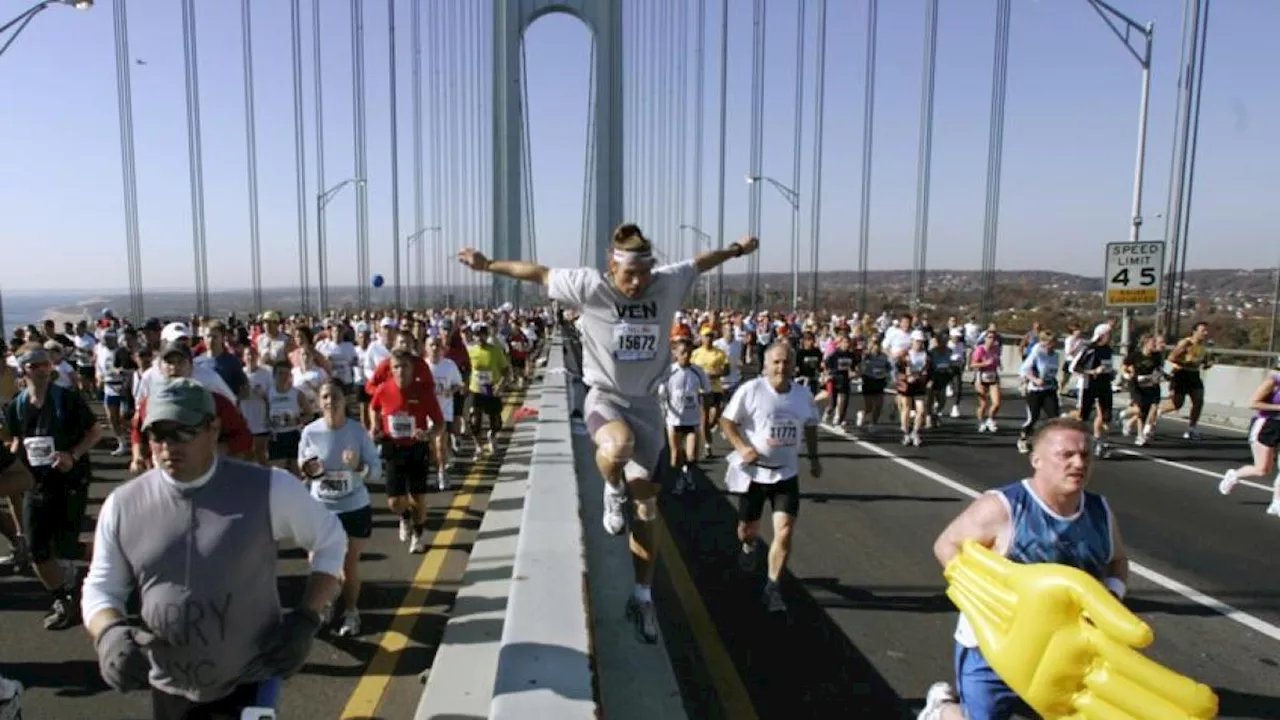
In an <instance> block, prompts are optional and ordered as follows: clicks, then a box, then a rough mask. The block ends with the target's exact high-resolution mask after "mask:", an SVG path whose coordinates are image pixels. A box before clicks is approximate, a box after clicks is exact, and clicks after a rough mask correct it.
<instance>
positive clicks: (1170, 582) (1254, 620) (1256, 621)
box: [822, 423, 1280, 642]
mask: <svg viewBox="0 0 1280 720" xmlns="http://www.w3.org/2000/svg"><path fill="white" fill-rule="evenodd" d="M822 428H823V429H824V430H826V431H827V432H829V433H831V434H832V435H837V436H839V437H842V438H845V439H846V440H851V441H853V443H854V444H856V445H857V446H858V447H860V448H863V449H864V450H868V451H870V452H873V453H875V454H876V455H879V456H880V457H882V458H884V459H886V460H891V461H893V462H894V463H897V464H898V465H901V466H902V467H904V468H907V469H908V470H911V471H913V472H915V473H916V474H918V475H920V476H922V477H926V478H928V479H930V480H932V481H934V482H936V483H938V484H939V485H942V486H944V487H947V488H950V489H951V490H954V491H956V492H958V493H960V494H961V495H965V496H967V497H971V498H976V497H978V496H979V495H981V494H982V493H980V492H978V491H977V490H974V489H973V488H971V487H969V486H968V485H965V484H963V483H959V482H956V481H955V480H952V479H951V478H949V477H947V476H945V475H943V474H941V473H938V472H935V471H933V470H930V469H929V468H927V467H925V466H923V465H921V464H919V463H917V462H914V461H912V460H908V459H906V458H904V457H899V456H898V455H896V454H894V453H893V452H891V451H889V450H885V449H884V448H882V447H880V446H879V445H872V444H871V443H869V442H864V441H862V440H859V439H858V438H856V437H854V436H853V435H850V434H849V433H848V432H847V431H846V430H844V428H840V427H836V426H834V425H828V424H826V423H823V424H822ZM1144 457H1145V456H1144ZM1151 459H1152V460H1158V459H1159V458H1151ZM1166 462H1168V461H1166ZM1188 467H1190V466H1188ZM1197 469H1198V468H1197ZM1203 472H1208V471H1207V470H1206V471H1203ZM1129 570H1130V572H1132V573H1133V574H1135V575H1137V576H1139V577H1142V578H1145V579H1146V580H1149V581H1151V582H1153V583H1155V584H1156V585H1159V586H1160V587H1162V588H1164V589H1165V590H1168V591H1170V592H1174V593H1177V594H1179V595H1181V596H1182V597H1184V598H1186V599H1188V600H1190V601H1191V602H1194V603H1196V604H1198V605H1203V606H1204V607H1207V608H1209V609H1210V610H1213V611H1214V612H1216V613H1219V614H1221V615H1223V616H1225V617H1227V618H1229V619H1231V620H1234V621H1236V622H1238V623H1240V624H1241V625H1243V626H1245V627H1247V628H1249V629H1250V630H1253V631H1255V632H1257V633H1259V634H1261V635H1265V636H1266V637H1268V638H1271V639H1272V640H1275V641H1277V642H1280V627H1277V626H1275V625H1272V624H1271V623H1269V622H1267V621H1266V620H1263V619H1262V618H1259V617H1257V616H1255V615H1250V614H1249V613H1247V612H1245V611H1243V610H1241V609H1239V608H1237V607H1234V606H1232V605H1228V604H1227V603H1225V602H1222V601H1221V600H1219V599H1217V598H1215V597H1212V596H1210V595H1206V594H1204V593H1202V592H1200V591H1199V590H1196V589H1195V588H1193V587H1190V586H1187V585H1183V584H1182V583H1180V582H1178V581H1177V580H1174V579H1173V578H1171V577H1169V576H1167V575H1165V574H1163V573H1159V572H1156V571H1155V570H1152V569H1151V568H1149V567H1147V566H1145V565H1143V564H1141V563H1138V562H1134V561H1133V560H1132V559H1131V560H1130V561H1129Z"/></svg>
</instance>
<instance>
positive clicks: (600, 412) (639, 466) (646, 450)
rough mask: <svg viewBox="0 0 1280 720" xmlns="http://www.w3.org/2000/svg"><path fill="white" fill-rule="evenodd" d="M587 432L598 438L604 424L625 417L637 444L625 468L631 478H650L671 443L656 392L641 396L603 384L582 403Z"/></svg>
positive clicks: (591, 390) (588, 392)
mask: <svg viewBox="0 0 1280 720" xmlns="http://www.w3.org/2000/svg"><path fill="white" fill-rule="evenodd" d="M582 415H583V417H584V418H586V425H587V433H588V434H589V435H590V436H591V437H592V438H595V436H596V433H597V432H598V431H599V430H600V428H602V427H604V426H605V425H606V424H608V423H611V422H616V421H619V420H621V421H622V422H624V423H626V424H627V427H629V428H631V436H632V438H633V439H634V442H635V444H634V445H633V449H632V452H631V462H629V463H627V466H626V467H625V468H623V473H624V474H625V475H626V477H627V478H628V479H630V480H638V479H644V480H648V479H650V478H651V477H652V476H653V469H654V468H656V467H657V466H658V458H659V457H660V456H661V455H662V450H663V448H664V447H666V444H667V429H666V422H665V418H664V417H663V412H662V407H661V405H659V403H658V398H657V395H656V393H655V394H654V395H644V396H641V397H623V396H621V395H618V394H616V393H612V392H609V391H607V390H601V389H599V388H591V389H590V390H589V391H587V397H586V399H585V400H584V401H583V403H582Z"/></svg>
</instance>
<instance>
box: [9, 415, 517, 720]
mask: <svg viewBox="0 0 1280 720" xmlns="http://www.w3.org/2000/svg"><path fill="white" fill-rule="evenodd" d="M513 407H514V406H509V407H508V412H510V410H511V409H513ZM111 445H112V447H113V446H114V442H112V443H111ZM103 448H106V443H104V444H103ZM107 450H109V448H107V449H102V448H100V449H99V450H98V451H96V452H95V453H94V455H93V461H94V467H95V471H94V472H95V478H96V480H95V482H94V484H93V486H92V497H93V500H92V501H91V507H90V513H91V514H96V512H97V509H98V508H99V507H100V506H101V503H102V500H103V498H105V497H106V496H107V494H108V493H109V492H110V491H111V489H112V488H114V487H115V486H116V485H118V484H119V483H120V482H122V481H123V480H125V479H126V477H127V471H128V467H127V465H128V463H127V460H126V459H124V458H113V457H110V455H109V454H108V452H107ZM527 450H528V448H519V449H517V448H512V447H508V446H507V444H506V443H500V444H499V446H498V449H497V455H496V456H494V457H493V458H491V459H487V460H483V461H481V462H480V463H479V464H478V465H473V464H472V462H471V461H470V456H469V454H468V455H466V458H465V459H460V460H459V462H458V464H457V466H456V469H455V472H454V473H453V489H452V490H450V491H447V492H436V491H432V493H431V494H430V495H429V496H428V502H429V504H430V508H431V510H430V517H429V520H428V530H429V532H430V536H429V537H430V539H431V542H432V545H431V548H430V550H429V552H428V553H427V554H424V555H412V554H410V553H409V552H408V545H406V544H402V543H400V542H399V541H398V538H397V528H398V518H396V517H395V516H394V515H392V513H391V512H390V511H389V510H387V508H386V497H385V494H384V487H383V486H382V485H381V484H377V485H373V484H371V485H370V490H371V491H372V492H371V495H372V496H373V507H374V533H373V537H372V538H371V539H370V540H369V543H368V545H366V548H365V551H364V555H363V560H362V562H361V569H362V572H363V573H364V587H363V590H362V593H361V614H362V619H363V628H362V632H361V635H360V636H358V637H356V638H339V637H337V636H336V635H335V634H333V633H331V632H322V634H321V635H320V637H319V639H318V640H317V641H316V643H315V645H314V647H313V649H312V652H311V656H310V658H309V660H308V662H307V665H306V666H305V667H304V668H303V670H302V672H301V673H300V674H298V675H297V676H295V677H294V678H292V679H290V680H288V681H287V682H286V684H285V688H284V692H283V695H282V700H281V706H280V717H282V718H302V717H306V718H316V719H319V718H338V717H344V718H405V717H412V716H413V713H414V710H415V709H416V707H417V704H418V698H419V696H420V695H421V692H422V685H421V683H420V681H419V677H418V676H419V674H420V673H421V672H422V671H424V670H427V669H428V668H429V667H430V665H431V661H432V657H433V656H434V653H435V647H436V645H437V644H438V643H439V641H440V638H441V635H442V633H443V631H444V626H445V623H446V622H447V620H448V615H447V613H448V611H449V609H450V608H451V606H452V604H453V596H454V594H455V593H456V591H457V582H458V580H459V579H460V578H461V577H462V574H463V572H464V570H465V568H466V562H467V555H468V553H469V551H470V548H471V545H472V543H473V542H474V539H475V533H476V530H477V529H478V528H479V526H480V520H481V518H482V517H483V515H484V510H485V507H486V506H487V503H488V492H489V489H490V488H491V487H492V484H493V481H494V478H495V473H497V472H500V467H501V465H502V461H503V459H504V458H505V456H506V454H507V453H509V452H523V451H527ZM464 483H465V484H464ZM83 530H84V534H83V535H82V538H83V540H84V541H85V542H86V543H87V542H88V541H90V540H91V539H92V518H90V519H89V520H88V522H87V523H86V526H85V527H84V529H83ZM3 544H4V541H3V540H0V545H3ZM6 552H7V551H6ZM87 552H88V550H87V549H86V553H87ZM87 557H88V555H87V554H86V558H87ZM280 558H281V562H280V571H279V585H280V595H281V601H282V603H283V605H284V606H285V607H286V608H287V607H291V606H292V605H294V604H295V603H296V602H297V600H298V598H299V597H300V595H301V591H302V587H303V583H304V581H305V579H306V573H307V565H306V554H305V553H304V552H303V551H302V550H301V549H299V548H296V547H283V548H282V549H281V551H280ZM407 599H408V601H407ZM48 607H49V599H48V597H47V595H46V594H45V593H44V591H43V589H42V588H41V587H40V585H39V584H38V583H37V582H36V581H35V579H34V577H32V576H30V575H25V576H24V575H8V576H5V577H0V628H3V629H2V630H0V675H4V676H6V677H9V678H12V679H16V680H18V681H20V682H22V683H23V684H24V685H25V686H26V691H25V692H24V693H23V709H24V711H25V714H26V715H25V716H26V717H28V718H59V719H60V720H62V719H65V720H77V719H80V718H84V719H86V720H124V719H128V718H147V717H150V695H149V694H147V693H130V694H127V695H126V694H120V693H117V692H115V691H113V690H110V689H109V688H107V687H106V685H105V684H103V682H102V680H101V679H100V677H99V675H98V666H97V659H96V655H95V654H94V652H93V648H92V645H91V643H90V641H89V638H88V636H87V635H86V634H85V632H84V630H83V628H82V627H80V626H78V625H77V626H76V627H73V628H71V629H68V630H63V631H47V630H45V629H44V628H43V627H42V626H41V624H40V621H41V618H42V617H43V616H44V614H45V612H46V611H47V609H48ZM388 631H389V632H388Z"/></svg>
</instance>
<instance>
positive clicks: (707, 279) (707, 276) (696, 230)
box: [680, 225, 714, 311]
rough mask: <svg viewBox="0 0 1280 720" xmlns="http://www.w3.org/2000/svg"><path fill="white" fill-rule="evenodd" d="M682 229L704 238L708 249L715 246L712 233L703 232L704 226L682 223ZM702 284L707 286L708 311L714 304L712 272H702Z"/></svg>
mask: <svg viewBox="0 0 1280 720" xmlns="http://www.w3.org/2000/svg"><path fill="white" fill-rule="evenodd" d="M680 229H681V230H688V231H689V232H691V233H693V234H694V236H695V237H697V238H698V239H699V240H702V241H703V242H705V243H706V244H707V250H710V249H711V248H712V247H714V246H713V245H712V238H711V235H710V234H709V233H706V232H703V230H702V228H700V227H698V226H697V225H681V226H680ZM694 254H695V255H696V254H697V253H694ZM702 284H703V286H704V287H705V288H706V293H707V310H708V311H710V310H711V308H712V305H711V273H703V274H702Z"/></svg>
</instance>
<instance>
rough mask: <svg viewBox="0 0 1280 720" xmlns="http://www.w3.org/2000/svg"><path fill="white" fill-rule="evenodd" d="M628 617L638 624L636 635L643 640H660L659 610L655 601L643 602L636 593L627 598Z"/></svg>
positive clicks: (649, 641)
mask: <svg viewBox="0 0 1280 720" xmlns="http://www.w3.org/2000/svg"><path fill="white" fill-rule="evenodd" d="M627 619H628V620H630V621H631V622H632V623H633V624H634V625H635V626H636V636H637V637H639V638H640V639H641V640H642V641H644V642H646V643H656V642H658V610H657V608H655V607H654V606H653V601H651V600H650V601H645V602H642V601H640V600H637V599H636V596H635V595H632V596H631V597H629V598H627Z"/></svg>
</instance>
